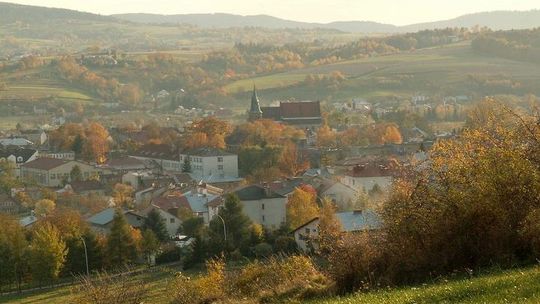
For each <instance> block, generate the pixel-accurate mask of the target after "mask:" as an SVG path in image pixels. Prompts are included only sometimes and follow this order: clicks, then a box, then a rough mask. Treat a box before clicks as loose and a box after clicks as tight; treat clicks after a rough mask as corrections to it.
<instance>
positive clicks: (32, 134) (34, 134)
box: [20, 129, 49, 146]
mask: <svg viewBox="0 0 540 304" xmlns="http://www.w3.org/2000/svg"><path fill="white" fill-rule="evenodd" d="M20 133H21V136H22V137H23V138H26V139H28V140H29V141H31V142H33V143H34V144H36V145H37V146H42V145H44V144H45V143H46V142H47V140H48V139H49V137H48V136H47V133H46V132H45V131H43V130H40V129H35V130H22V131H20Z"/></svg>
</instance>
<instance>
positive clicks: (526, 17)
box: [400, 10, 540, 32]
mask: <svg viewBox="0 0 540 304" xmlns="http://www.w3.org/2000/svg"><path fill="white" fill-rule="evenodd" d="M475 25H479V26H487V27H489V28H490V29H493V30H512V29H515V30H517V29H529V28H536V27H540V10H532V11H495V12H485V13H476V14H469V15H463V16H460V17H457V18H454V19H450V20H444V21H437V22H427V23H418V24H412V25H407V26H403V27H400V30H401V31H406V32H417V31H420V30H426V29H435V28H447V27H473V26H475Z"/></svg>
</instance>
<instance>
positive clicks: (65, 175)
mask: <svg viewBox="0 0 540 304" xmlns="http://www.w3.org/2000/svg"><path fill="white" fill-rule="evenodd" d="M83 176H84V178H86V179H87V178H89V177H90V173H88V172H84V173H83ZM63 178H69V173H64V174H61V173H58V174H54V173H53V174H51V175H50V179H63Z"/></svg>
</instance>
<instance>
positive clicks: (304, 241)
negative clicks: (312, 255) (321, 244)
mask: <svg viewBox="0 0 540 304" xmlns="http://www.w3.org/2000/svg"><path fill="white" fill-rule="evenodd" d="M336 218H337V220H338V221H339V223H340V224H341V229H342V230H341V231H342V232H358V231H372V230H378V229H380V228H381V227H382V220H381V219H380V217H379V215H378V214H377V213H375V212H374V211H372V210H356V211H349V212H338V213H336ZM293 235H294V240H295V242H296V245H297V246H298V248H299V249H301V250H302V251H304V252H309V251H311V250H312V249H318V244H317V240H318V237H319V218H318V217H316V218H314V219H312V220H310V221H308V222H307V223H305V224H303V225H300V226H299V227H298V228H296V229H294V230H293Z"/></svg>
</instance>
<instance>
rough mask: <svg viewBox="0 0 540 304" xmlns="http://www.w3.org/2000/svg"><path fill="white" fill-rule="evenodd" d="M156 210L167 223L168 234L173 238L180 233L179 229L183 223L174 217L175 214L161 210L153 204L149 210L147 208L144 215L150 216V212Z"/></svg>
mask: <svg viewBox="0 0 540 304" xmlns="http://www.w3.org/2000/svg"><path fill="white" fill-rule="evenodd" d="M152 210H156V211H157V212H158V214H159V215H160V216H161V218H162V219H163V221H164V222H165V227H166V228H167V233H168V234H169V236H170V237H171V238H172V237H174V236H175V235H176V234H177V233H178V228H180V226H181V225H182V221H181V220H180V219H179V218H178V217H176V216H174V215H173V214H171V213H169V212H168V211H166V210H163V209H161V208H160V207H158V206H156V205H153V204H151V205H150V206H149V207H148V208H146V209H145V210H144V211H143V212H142V214H143V215H144V216H148V213H150V211H152Z"/></svg>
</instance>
